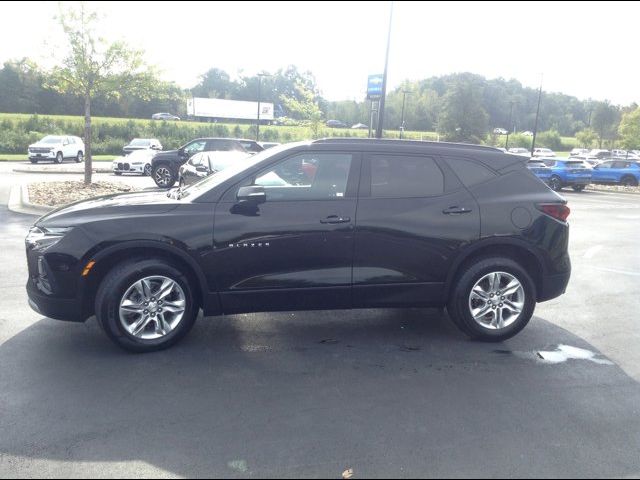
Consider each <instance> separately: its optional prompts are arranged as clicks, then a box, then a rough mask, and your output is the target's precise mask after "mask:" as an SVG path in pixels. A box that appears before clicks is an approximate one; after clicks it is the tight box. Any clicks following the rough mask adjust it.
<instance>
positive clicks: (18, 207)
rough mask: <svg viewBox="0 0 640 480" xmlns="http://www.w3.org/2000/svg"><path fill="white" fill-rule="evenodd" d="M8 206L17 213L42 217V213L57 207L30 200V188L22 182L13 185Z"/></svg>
mask: <svg viewBox="0 0 640 480" xmlns="http://www.w3.org/2000/svg"><path fill="white" fill-rule="evenodd" d="M7 208H8V209H9V210H11V211H12V212H15V213H22V214H25V215H37V216H39V217H41V216H42V215H45V214H47V213H49V212H50V211H51V210H53V209H54V208H55V207H49V206H46V205H37V204H34V203H31V202H29V189H28V188H27V185H24V184H22V185H14V186H12V187H11V191H10V192H9V202H8V203H7Z"/></svg>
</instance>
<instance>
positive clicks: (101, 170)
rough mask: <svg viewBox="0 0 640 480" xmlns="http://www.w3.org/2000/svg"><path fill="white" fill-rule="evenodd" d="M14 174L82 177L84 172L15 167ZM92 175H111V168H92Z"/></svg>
mask: <svg viewBox="0 0 640 480" xmlns="http://www.w3.org/2000/svg"><path fill="white" fill-rule="evenodd" d="M13 171H14V172H16V173H49V174H67V175H69V174H71V175H84V170H70V169H68V168H66V169H65V168H63V169H60V170H55V169H54V168H46V167H45V168H43V167H30V166H28V165H25V166H22V167H16V168H14V169H13ZM91 171H92V172H93V173H111V172H112V169H111V168H105V167H94V168H92V169H91Z"/></svg>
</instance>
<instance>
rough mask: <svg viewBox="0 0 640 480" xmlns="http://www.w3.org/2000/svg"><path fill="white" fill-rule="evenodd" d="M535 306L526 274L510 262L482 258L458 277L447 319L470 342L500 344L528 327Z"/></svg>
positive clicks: (531, 281) (533, 295) (532, 291)
mask: <svg viewBox="0 0 640 480" xmlns="http://www.w3.org/2000/svg"><path fill="white" fill-rule="evenodd" d="M535 305H536V289H535V284H534V283H533V280H532V279H531V277H530V276H529V274H528V273H527V272H526V271H525V270H524V269H523V268H522V267H521V266H520V265H519V264H518V263H516V262H514V261H513V260H511V259H509V258H501V257H491V258H484V259H481V260H479V261H477V262H476V263H474V264H472V265H470V266H469V267H467V269H466V270H465V271H464V272H463V273H462V274H461V275H460V276H459V277H458V280H457V282H456V285H455V286H454V288H453V292H452V294H451V296H450V299H449V302H448V304H447V310H448V312H449V316H450V317H451V319H452V320H453V322H454V323H455V324H456V326H458V328H459V329H460V330H462V331H463V332H464V333H465V334H467V335H468V336H470V337H471V338H474V339H477V340H482V341H489V342H501V341H503V340H506V339H508V338H511V337H513V336H514V335H516V334H518V333H519V332H520V331H521V330H522V329H523V328H524V327H526V326H527V324H528V323H529V320H530V319H531V316H532V315H533V311H534V309H535Z"/></svg>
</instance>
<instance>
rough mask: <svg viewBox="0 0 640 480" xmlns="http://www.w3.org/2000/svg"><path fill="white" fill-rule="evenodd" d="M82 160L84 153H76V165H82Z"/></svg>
mask: <svg viewBox="0 0 640 480" xmlns="http://www.w3.org/2000/svg"><path fill="white" fill-rule="evenodd" d="M83 160H84V153H82V152H78V154H77V155H76V163H82V161H83Z"/></svg>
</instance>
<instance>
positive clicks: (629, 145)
mask: <svg viewBox="0 0 640 480" xmlns="http://www.w3.org/2000/svg"><path fill="white" fill-rule="evenodd" d="M618 133H619V134H620V137H621V138H622V147H623V148H626V149H627V150H638V149H640V107H639V108H636V109H635V110H634V111H632V112H627V113H625V114H624V115H623V117H622V121H621V122H620V128H619V130H618Z"/></svg>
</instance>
